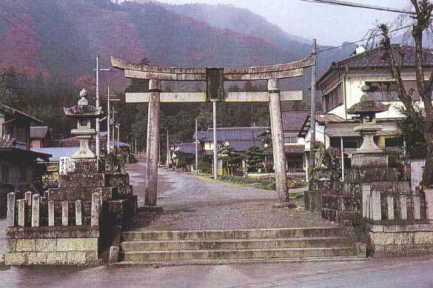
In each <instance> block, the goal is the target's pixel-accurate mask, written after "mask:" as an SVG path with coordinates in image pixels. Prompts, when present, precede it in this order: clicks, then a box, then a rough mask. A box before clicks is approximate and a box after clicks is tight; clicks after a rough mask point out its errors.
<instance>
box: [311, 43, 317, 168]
mask: <svg viewBox="0 0 433 288" xmlns="http://www.w3.org/2000/svg"><path fill="white" fill-rule="evenodd" d="M311 54H312V56H313V57H314V64H313V66H312V67H311V115H310V129H311V137H310V165H309V166H310V167H311V168H314V165H315V163H314V162H315V155H314V149H315V144H316V74H317V40H316V39H314V40H313V51H312V53H311Z"/></svg>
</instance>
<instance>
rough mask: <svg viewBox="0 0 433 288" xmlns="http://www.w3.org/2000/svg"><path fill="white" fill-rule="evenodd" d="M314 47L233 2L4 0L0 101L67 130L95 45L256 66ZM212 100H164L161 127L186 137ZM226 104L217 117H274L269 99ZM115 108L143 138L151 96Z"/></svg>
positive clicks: (342, 52)
mask: <svg viewBox="0 0 433 288" xmlns="http://www.w3.org/2000/svg"><path fill="white" fill-rule="evenodd" d="M240 19H242V21H241V22H238V21H240ZM236 23H238V24H239V25H237V24H236ZM310 49H311V47H310V45H309V44H308V41H307V40H304V39H300V38H298V37H295V36H290V35H287V34H286V33H285V32H283V31H282V30H281V29H279V28H278V27H276V26H274V25H272V24H270V23H269V22H268V21H266V20H265V19H264V18H262V17H260V16H258V15H255V14H253V13H251V12H249V11H248V10H245V9H238V8H235V7H232V6H209V5H189V6H188V5H185V6H182V5H180V6H179V5H176V6H167V5H165V4H164V5H162V4H160V3H158V2H146V3H135V2H130V1H128V2H124V3H123V4H120V5H118V4H113V3H112V2H111V1H109V0H73V1H71V0H32V1H28V0H3V1H1V2H0V72H1V81H0V102H3V103H6V104H10V105H12V106H15V107H17V108H19V109H23V110H25V111H27V112H29V113H31V114H34V115H35V116H37V117H39V118H41V119H42V120H44V121H46V122H47V124H48V125H50V126H51V127H52V128H54V129H55V132H56V133H57V134H60V135H65V136H66V135H67V133H68V131H69V128H70V125H71V123H70V122H68V121H67V120H65V119H64V117H63V109H62V107H64V106H67V105H72V104H73V103H74V102H76V99H77V95H78V91H79V89H80V88H82V87H86V88H88V90H89V91H90V93H91V96H93V95H94V87H95V85H94V81H95V80H94V78H95V77H94V71H93V69H94V65H95V56H96V55H100V57H101V62H102V66H104V67H108V66H109V64H110V63H109V57H110V56H116V57H120V58H123V59H126V60H128V61H131V62H142V61H146V62H149V63H152V64H155V65H162V66H195V67H197V66H252V65H264V64H275V63H282V62H288V61H293V60H296V59H299V58H301V57H303V56H306V55H308V54H309V53H310ZM351 50H353V47H351V46H350V47H347V49H337V50H334V52H333V53H336V54H333V55H324V56H325V58H324V61H321V64H322V68H324V67H325V65H326V64H327V63H329V61H333V60H335V59H338V58H340V57H341V56H347V54H348V51H351ZM108 82H110V83H111V84H112V86H113V87H114V90H115V91H116V93H118V94H122V93H123V91H124V88H125V87H126V82H125V80H124V78H123V76H122V74H121V73H120V72H110V73H104V74H103V75H101V84H102V85H101V86H102V91H105V87H106V85H107V84H108ZM305 83H309V81H308V80H300V81H297V82H293V83H291V84H290V83H286V84H285V85H286V88H289V89H290V88H293V89H295V88H297V89H299V88H302V87H304V86H308V85H304V84H305ZM242 85H243V84H242ZM238 86H239V84H237V83H234V84H231V85H229V87H228V88H229V89H234V90H236V89H240V88H242V89H248V90H256V89H264V87H263V83H247V84H246V87H238ZM288 86H293V87H288ZM197 88H198V87H195V86H194V87H187V88H186V89H188V90H191V89H197ZM305 89H307V87H305ZM208 106H209V105H204V104H202V105H198V104H185V105H163V106H162V110H163V111H162V129H164V130H165V129H167V128H168V129H170V130H171V131H173V139H175V140H177V141H185V140H187V139H189V138H190V137H191V135H192V133H193V131H192V128H193V126H194V125H193V121H194V119H195V118H196V117H199V119H200V125H201V127H203V128H205V127H206V126H207V125H208V121H209V120H210V107H208ZM220 106H221V107H219V108H220V109H219V110H220V117H219V119H220V125H230V126H231V125H236V126H243V125H253V124H256V125H264V124H266V123H267V121H268V120H267V119H268V115H267V109H266V106H264V105H252V104H251V105H250V104H249V105H230V106H228V105H223V104H221V105H220ZM119 110H120V119H121V121H122V132H123V133H122V140H124V141H129V140H130V139H131V138H140V139H141V141H143V139H144V138H143V135H144V133H145V127H146V125H145V124H146V123H145V122H146V118H147V116H146V114H147V111H146V107H145V105H134V106H125V105H122V107H119Z"/></svg>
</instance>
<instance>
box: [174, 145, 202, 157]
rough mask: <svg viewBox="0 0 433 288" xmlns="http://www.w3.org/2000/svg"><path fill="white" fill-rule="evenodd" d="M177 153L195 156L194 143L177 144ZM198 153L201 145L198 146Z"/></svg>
mask: <svg viewBox="0 0 433 288" xmlns="http://www.w3.org/2000/svg"><path fill="white" fill-rule="evenodd" d="M177 147H178V151H179V152H182V153H186V154H195V143H181V144H178V146H177ZM198 152H199V153H200V152H201V145H198Z"/></svg>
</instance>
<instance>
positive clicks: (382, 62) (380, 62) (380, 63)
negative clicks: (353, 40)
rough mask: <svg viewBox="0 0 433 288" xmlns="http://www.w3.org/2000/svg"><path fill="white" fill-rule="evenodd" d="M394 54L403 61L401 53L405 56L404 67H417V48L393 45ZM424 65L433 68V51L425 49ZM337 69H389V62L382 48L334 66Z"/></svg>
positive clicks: (347, 59)
mask: <svg viewBox="0 0 433 288" xmlns="http://www.w3.org/2000/svg"><path fill="white" fill-rule="evenodd" d="M392 48H393V54H394V56H395V57H396V58H397V59H401V56H400V53H401V52H402V53H403V55H404V58H403V63H402V64H403V65H402V66H406V67H410V66H415V55H416V54H415V47H412V46H401V45H392ZM423 63H424V65H426V66H433V50H430V49H424V55H423ZM333 66H335V67H346V66H349V67H350V68H365V67H388V66H389V64H388V60H387V59H386V57H385V49H384V48H382V47H379V48H375V49H372V50H370V51H366V52H364V53H361V54H357V55H354V56H352V57H349V58H346V59H344V60H341V61H339V62H336V63H334V64H333Z"/></svg>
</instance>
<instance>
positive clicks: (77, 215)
mask: <svg viewBox="0 0 433 288" xmlns="http://www.w3.org/2000/svg"><path fill="white" fill-rule="evenodd" d="M24 195H25V196H24V199H16V198H17V197H16V194H15V193H9V194H8V200H7V201H8V205H7V214H8V216H7V217H8V225H9V227H33V228H37V227H43V226H48V227H54V226H88V225H90V226H91V227H98V226H99V218H100V217H99V216H100V212H101V205H102V198H101V195H100V194H99V193H93V194H92V201H82V200H75V201H68V200H65V201H54V200H49V198H48V197H41V196H40V195H39V194H32V192H26V193H25V194H24Z"/></svg>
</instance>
